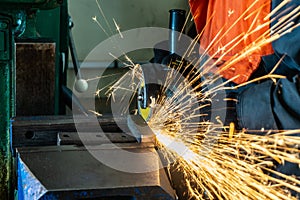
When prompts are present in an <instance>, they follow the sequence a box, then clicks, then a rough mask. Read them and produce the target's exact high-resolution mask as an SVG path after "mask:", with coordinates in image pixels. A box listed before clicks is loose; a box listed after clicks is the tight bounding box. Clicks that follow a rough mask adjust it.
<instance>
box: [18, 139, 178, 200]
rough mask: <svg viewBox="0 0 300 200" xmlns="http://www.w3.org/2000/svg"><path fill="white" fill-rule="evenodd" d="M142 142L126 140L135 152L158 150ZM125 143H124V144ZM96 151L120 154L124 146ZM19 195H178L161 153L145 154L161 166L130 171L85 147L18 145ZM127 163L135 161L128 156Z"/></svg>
mask: <svg viewBox="0 0 300 200" xmlns="http://www.w3.org/2000/svg"><path fill="white" fill-rule="evenodd" d="M140 145H141V144H135V145H130V147H129V146H128V145H126V144H124V146H123V148H122V149H126V148H130V151H133V152H135V153H147V152H152V153H155V149H154V148H151V147H144V148H141V147H140ZM121 146H122V145H121ZM93 151H94V153H97V152H99V153H103V152H105V153H107V154H111V155H113V154H118V153H119V151H122V150H121V149H116V148H109V146H106V147H105V148H104V147H101V146H99V147H94V149H93ZM17 154H18V168H19V171H18V183H19V187H18V195H19V199H24V200H26V199H30V200H32V199H81V198H101V199H102V198H103V199H104V198H107V199H136V200H147V199H149V200H150V199H163V200H168V199H175V198H176V195H175V192H174V190H173V189H172V188H171V186H170V183H169V180H168V178H167V176H166V174H165V171H164V170H163V169H162V168H159V165H161V163H160V159H159V157H158V156H156V157H155V156H153V157H150V158H149V157H145V158H144V160H143V162H144V164H146V165H149V166H153V165H157V167H158V168H157V170H155V171H151V172H146V173H128V172H122V171H118V170H115V169H113V168H110V167H109V166H107V165H106V164H105V163H101V162H100V161H98V160H97V159H95V158H94V157H93V156H92V155H91V154H90V153H89V152H88V151H87V150H86V149H85V148H84V147H76V146H69V145H67V146H60V147H31V148H18V149H17ZM123 163H124V165H128V167H130V166H131V165H133V164H135V165H138V164H136V163H130V162H128V161H126V160H124V162H123Z"/></svg>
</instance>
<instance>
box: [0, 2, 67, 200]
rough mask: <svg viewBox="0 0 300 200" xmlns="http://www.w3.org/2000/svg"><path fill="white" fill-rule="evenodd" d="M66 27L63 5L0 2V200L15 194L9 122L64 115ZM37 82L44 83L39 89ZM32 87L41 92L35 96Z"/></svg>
mask: <svg viewBox="0 0 300 200" xmlns="http://www.w3.org/2000/svg"><path fill="white" fill-rule="evenodd" d="M68 23H69V16H68V9H67V1H64V0H0V105H1V106H0V199H13V197H14V190H15V182H14V181H15V170H12V169H14V166H13V165H14V164H13V163H14V162H13V158H12V157H11V150H10V141H11V138H10V120H11V118H12V117H15V116H16V115H17V116H18V115H19V116H24V115H30V116H32V115H41V114H46V115H47V114H48V115H56V114H63V113H64V112H65V105H64V104H63V103H60V102H62V101H61V98H62V95H61V85H65V82H66V80H65V77H66V70H64V69H66V68H67V62H66V61H67V60H68V29H69V28H68V26H69V25H68ZM37 55H39V56H37ZM42 63H48V64H42ZM45 74H46V75H45ZM36 77H42V80H44V81H42V83H38V82H36V81H35V80H36ZM40 82H41V81H40ZM30 84H38V85H39V86H37V87H34V88H35V91H34V90H33V87H32V85H30ZM36 88H38V90H36ZM42 91H45V92H42ZM28 93H32V94H28ZM43 93H45V94H43ZM43 95H44V96H43ZM26 96H27V98H26ZM49 97H50V98H49ZM34 99H38V100H34ZM38 102H42V103H43V104H44V106H45V108H46V107H48V108H50V109H48V110H47V109H46V110H45V109H43V108H41V107H40V106H39V105H38V104H39V103H38ZM28 105H31V106H28ZM34 107H39V110H42V111H41V112H44V113H38V111H37V110H36V111H35V110H34ZM25 108H26V109H25Z"/></svg>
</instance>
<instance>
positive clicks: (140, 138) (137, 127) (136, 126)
mask: <svg viewBox="0 0 300 200" xmlns="http://www.w3.org/2000/svg"><path fill="white" fill-rule="evenodd" d="M127 125H128V128H129V130H130V133H131V134H132V135H133V136H134V137H135V138H136V140H137V142H139V143H152V144H155V142H156V137H155V134H154V133H153V131H152V130H151V128H150V127H149V126H148V125H147V123H146V122H145V120H144V119H143V118H142V117H141V116H140V115H129V116H128V117H127Z"/></svg>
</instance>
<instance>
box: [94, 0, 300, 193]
mask: <svg viewBox="0 0 300 200" xmlns="http://www.w3.org/2000/svg"><path fill="white" fill-rule="evenodd" d="M256 2H257V1H254V3H253V5H254V4H255V3H256ZM288 3H289V1H283V2H282V3H281V4H280V5H279V7H283V6H284V5H287V4H288ZM97 5H98V6H99V4H98V2H97ZM253 5H251V6H253ZM251 6H250V7H251ZM279 7H278V8H277V9H274V10H273V12H271V13H270V15H268V16H266V19H267V18H269V17H271V16H275V17H274V19H277V18H276V16H280V19H279V18H278V19H279V20H278V22H277V23H276V24H275V25H273V26H272V28H271V30H268V31H266V32H265V33H264V34H263V35H261V36H260V37H259V38H257V39H256V40H255V41H254V42H253V43H251V44H250V45H249V46H247V47H246V48H245V49H244V50H243V51H242V52H240V53H239V54H237V55H235V56H233V57H232V59H230V60H229V61H227V62H226V63H225V64H224V66H223V67H222V68H221V69H217V70H216V65H217V63H219V62H220V61H222V59H223V56H225V55H226V54H227V53H228V52H230V51H231V50H232V49H233V48H235V46H236V45H237V44H239V43H241V42H242V41H244V40H245V38H247V37H250V36H251V35H252V34H254V33H255V32H256V31H258V30H259V29H261V28H263V27H268V26H270V23H271V21H265V22H263V24H261V26H259V27H255V26H251V27H250V28H249V30H248V31H247V32H246V33H242V34H241V35H238V36H237V37H236V38H235V39H234V40H233V41H232V42H230V43H228V44H225V45H224V46H223V47H222V48H221V49H220V51H222V53H223V54H222V55H223V56H220V57H219V58H218V59H217V60H213V58H214V57H215V54H213V55H210V56H209V58H208V59H207V57H206V56H205V55H207V54H208V52H210V48H212V47H214V44H215V43H217V41H220V40H221V38H222V37H224V35H225V34H226V33H227V32H228V31H229V30H227V31H225V33H222V30H220V32H219V34H217V36H216V37H215V38H214V40H213V42H212V43H211V44H210V45H208V49H205V50H204V51H203V52H204V53H203V54H202V56H200V58H199V59H198V60H192V62H191V63H189V64H188V65H190V66H192V69H193V74H188V75H187V76H185V77H183V79H184V80H182V79H180V78H176V77H182V76H181V74H180V73H179V71H184V70H185V68H186V67H187V66H186V63H185V62H181V61H182V60H180V61H179V62H180V64H177V66H167V67H168V69H170V70H168V71H167V72H166V73H167V75H166V77H167V78H166V80H165V82H164V83H163V85H162V87H161V88H162V89H161V91H160V95H158V96H156V97H153V102H152V103H151V105H150V107H151V109H152V114H151V118H150V119H149V121H148V125H149V126H150V127H151V128H152V130H153V131H154V132H155V134H156V138H157V145H158V147H159V149H160V151H161V152H163V154H164V157H165V159H166V160H168V161H169V162H170V165H174V166H176V167H177V168H178V170H180V172H181V173H182V174H183V175H184V178H185V185H186V188H187V193H188V196H189V197H190V198H194V199H233V198H238V199H296V197H294V196H292V193H291V191H294V192H299V193H300V180H299V178H298V177H294V176H288V175H285V174H281V173H279V172H276V170H275V168H276V166H277V165H280V164H284V163H285V162H291V163H295V164H298V165H300V158H299V153H300V152H299V145H300V137H297V136H295V135H297V134H298V135H299V134H300V130H291V131H278V132H277V133H272V134H271V133H266V134H264V135H253V134H247V133H246V132H245V131H235V132H232V130H230V132H231V134H229V131H228V129H229V127H226V126H224V125H223V121H222V119H220V116H218V115H216V116H214V118H209V117H208V118H207V116H208V114H207V109H210V108H211V105H212V104H213V102H214V101H216V100H217V101H223V100H224V99H218V98H219V96H218V94H219V93H220V92H221V91H224V90H228V89H230V88H227V87H225V85H226V82H222V83H221V84H219V82H218V80H219V79H220V77H221V76H220V75H219V74H218V73H212V72H222V71H223V70H226V69H227V68H229V67H230V66H233V65H234V64H235V63H236V62H238V61H239V60H241V59H243V58H245V57H246V56H248V55H250V54H251V53H253V52H255V51H256V50H257V49H259V48H261V47H263V46H264V45H266V44H269V43H271V42H273V41H275V40H277V39H278V38H280V37H282V36H283V35H285V34H288V33H290V32H292V31H293V30H294V29H295V28H297V27H298V26H299V24H293V22H292V20H293V19H294V18H295V17H298V16H299V9H300V8H299V7H298V8H293V10H292V11H291V12H289V13H292V14H286V13H285V14H284V15H283V14H282V13H278V10H279ZM283 12H284V11H283ZM101 13H102V14H103V11H102V10H101ZM259 14H261V13H260V9H258V10H255V11H254V12H253V13H250V14H249V13H247V12H245V13H243V14H242V15H241V16H240V17H239V19H238V20H244V19H246V18H248V17H249V16H258V15H259ZM282 15H283V16H282ZM106 22H107V20H106ZM114 24H115V26H116V28H117V31H118V32H120V30H119V27H118V26H117V24H116V22H115V21H114ZM235 24H236V23H234V24H233V25H232V26H234V25H235ZM101 27H102V26H100V28H101ZM200 37H201V34H199V35H198V36H197V37H196V39H195V41H194V42H195V43H196V42H197V40H198V39H199V38H200ZM124 39H126V38H124ZM193 46H194V44H191V45H190V48H192V47H193ZM186 52H187V53H186V56H187V58H185V59H187V60H188V59H189V58H188V56H189V54H190V52H191V49H187V51H186ZM217 53H219V52H216V54H217ZM204 57H205V58H204ZM128 61H129V63H130V70H129V71H128V72H127V73H126V74H125V75H124V76H123V77H121V79H119V80H118V81H117V82H116V83H114V84H113V85H112V86H111V87H110V89H109V91H108V93H107V94H108V95H109V96H110V97H111V98H112V99H114V97H115V96H124V97H125V96H126V95H128V94H129V95H132V93H136V92H137V91H138V89H139V88H140V87H141V85H142V84H145V82H144V81H145V80H144V76H143V70H142V68H141V66H139V65H135V64H134V63H133V61H131V60H130V59H129V58H128ZM200 63H201V67H199V68H198V67H195V66H200ZM170 65H172V63H171V64H170ZM274 67H276V66H274ZM180 69H182V70H180ZM189 69H191V67H190V68H189ZM195 70H196V73H195ZM203 77H205V79H204V78H203ZM234 78H237V77H234ZM234 78H233V79H234ZM263 78H272V79H273V80H276V78H283V76H279V75H275V74H274V75H273V74H271V73H270V74H268V75H267V76H265V77H263ZM233 79H231V80H229V81H232V80H233ZM200 80H201V81H200ZM195 82H200V83H199V85H197V86H195V84H193V83H195ZM246 84H247V83H246ZM231 89H235V88H231ZM169 91H171V92H172V94H171V95H170V94H169V95H168V93H169ZM134 98H135V97H134V95H132V98H131V101H134ZM120 101H122V98H121V100H120ZM219 110H226V106H225V107H223V108H220V107H217V108H213V110H211V112H212V113H213V112H217V113H218V111H219ZM126 111H128V107H126V106H125V107H124V110H123V112H126ZM258 132H259V131H258Z"/></svg>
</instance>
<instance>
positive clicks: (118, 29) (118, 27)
mask: <svg viewBox="0 0 300 200" xmlns="http://www.w3.org/2000/svg"><path fill="white" fill-rule="evenodd" d="M113 21H114V24H115V26H116V29H117V31H118V33H119V35H120V37H121V38H123V35H122V33H121V31H120V26H119V25H118V24H117V22H116V21H115V19H114V18H113Z"/></svg>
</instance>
